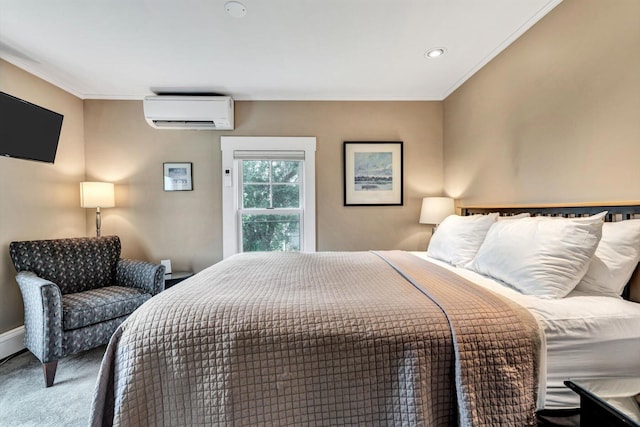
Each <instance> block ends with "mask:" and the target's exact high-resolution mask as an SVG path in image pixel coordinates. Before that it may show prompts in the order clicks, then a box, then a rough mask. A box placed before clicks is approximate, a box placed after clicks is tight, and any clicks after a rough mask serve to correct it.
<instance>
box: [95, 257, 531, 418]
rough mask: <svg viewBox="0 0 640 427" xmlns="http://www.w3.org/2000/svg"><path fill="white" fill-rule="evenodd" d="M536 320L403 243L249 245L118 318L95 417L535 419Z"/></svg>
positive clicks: (97, 393)
mask: <svg viewBox="0 0 640 427" xmlns="http://www.w3.org/2000/svg"><path fill="white" fill-rule="evenodd" d="M538 349H539V335H538V326H537V324H536V322H535V320H534V319H533V318H532V316H531V315H530V314H529V313H528V312H527V311H526V310H525V309H523V308H521V307H520V306H518V305H516V304H514V303H512V302H509V301H507V300H505V299H503V298H501V297H499V296H497V295H494V294H492V293H489V292H487V291H484V290H482V289H480V288H478V287H477V286H475V285H473V284H471V283H468V282H466V281H465V280H463V279H461V278H460V277H458V276H456V275H455V274H453V273H450V272H448V271H447V270H446V269H443V268H441V267H438V266H436V265H434V264H432V263H429V262H427V261H424V260H421V259H419V258H417V257H414V256H413V255H410V254H408V253H404V252H399V251H391V252H378V253H373V252H325V253H316V254H300V253H284V254H282V253H277V254H276V253H253V254H242V255H237V256H234V257H231V258H229V259H228V260H225V261H222V262H220V263H218V264H216V265H214V266H212V267H210V268H208V269H207V270H204V271H203V272H201V273H199V274H197V275H196V276H194V277H192V278H190V279H188V280H186V281H185V282H183V283H181V284H179V285H177V286H175V287H173V288H171V289H169V290H167V291H165V292H162V293H161V294H160V295H158V296H156V297H154V298H152V299H151V300H150V301H148V302H147V303H145V304H144V305H143V306H141V307H140V308H139V309H138V310H137V311H136V312H135V313H134V314H132V315H131V316H130V317H129V318H128V319H127V320H126V321H125V322H124V323H123V324H122V325H121V326H120V328H119V329H118V330H117V331H116V333H115V334H114V336H113V338H112V340H111V342H110V344H109V346H108V348H107V352H106V354H105V357H104V360H103V362H102V367H101V370H100V375H99V379H98V383H97V385H96V391H95V395H94V402H93V408H92V413H91V422H92V425H95V426H99V425H122V426H138V425H165V426H194V425H202V426H205V425H206V426H214V425H232V426H256V425H264V426H283V425H286V426H317V425H321V426H329V425H331V426H335V425H366V426H376V425H408V426H412V425H424V426H450V425H456V424H458V425H463V426H467V425H469V426H496V425H501V426H527V425H534V421H535V415H534V411H535V402H536V393H537V363H538V362H537V360H538V356H537V353H538Z"/></svg>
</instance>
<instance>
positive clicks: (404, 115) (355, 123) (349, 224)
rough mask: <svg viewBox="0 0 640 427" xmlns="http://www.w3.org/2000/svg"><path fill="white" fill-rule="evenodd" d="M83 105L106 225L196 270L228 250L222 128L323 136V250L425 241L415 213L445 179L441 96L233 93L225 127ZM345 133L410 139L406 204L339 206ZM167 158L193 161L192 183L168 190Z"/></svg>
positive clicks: (112, 105) (127, 251)
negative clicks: (262, 96) (106, 195)
mask: <svg viewBox="0 0 640 427" xmlns="http://www.w3.org/2000/svg"><path fill="white" fill-rule="evenodd" d="M84 112H85V137H86V147H85V150H86V166H87V179H96V180H106V181H113V182H115V183H116V204H117V207H116V208H112V209H104V210H103V222H102V227H103V233H104V234H117V235H119V236H120V237H121V238H122V241H123V255H124V256H128V257H136V258H143V259H150V260H153V261H158V260H160V259H165V258H170V259H171V260H172V266H173V268H174V270H181V269H193V270H195V271H199V270H201V269H203V268H205V267H207V266H209V265H211V264H213V263H215V262H217V261H219V260H220V259H221V258H222V223H221V215H222V209H221V186H222V183H221V179H222V176H221V171H220V168H221V152H220V136H221V135H238V136H315V137H316V138H317V152H316V188H317V207H316V210H317V248H318V250H323V251H326V250H368V249H406V250H417V249H422V248H424V247H426V244H427V236H428V231H429V229H428V228H427V227H426V226H422V225H419V224H418V223H417V221H418V216H419V210H420V203H421V199H422V197H423V196H424V195H428V194H431V195H434V194H435V195H439V194H440V193H441V191H442V188H443V177H442V173H443V165H442V103H441V102H264V101H261V102H236V106H235V119H236V129H235V130H234V131H226V132H223V131H176V130H156V129H153V128H151V127H150V126H149V125H148V124H147V123H146V122H145V120H144V117H143V111H142V102H140V101H105V100H100V101H98V100H88V101H85V110H84ZM345 140H346V141H349V140H355V141H357V140H364V141H366V140H372V141H385V140H392V141H396V140H401V141H403V142H404V168H405V169H404V173H405V175H404V178H405V186H404V191H405V196H404V202H405V205H404V206H401V207H397V206H393V207H391V206H390V207H344V206H343V195H342V185H343V184H342V142H343V141H345ZM163 162H193V183H194V191H191V192H164V191H163V189H162V164H163ZM93 229H94V224H93V214H92V213H87V234H90V233H92V232H93Z"/></svg>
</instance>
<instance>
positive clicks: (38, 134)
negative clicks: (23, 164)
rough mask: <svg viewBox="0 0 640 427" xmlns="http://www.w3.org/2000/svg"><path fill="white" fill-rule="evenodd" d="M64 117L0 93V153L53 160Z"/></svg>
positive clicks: (22, 157) (9, 155)
mask: <svg viewBox="0 0 640 427" xmlns="http://www.w3.org/2000/svg"><path fill="white" fill-rule="evenodd" d="M63 117H64V116H63V115H62V114H58V113H56V112H54V111H51V110H47V109H46V108H42V107H39V106H37V105H35V104H32V103H30V102H27V101H24V100H22V99H20V98H16V97H15V96H11V95H9V94H6V93H4V92H0V156H5V157H15V158H19V159H27V160H37V161H39V162H47V163H53V161H54V160H55V158H56V151H57V150H58V139H59V138H60V129H61V128H62V119H63Z"/></svg>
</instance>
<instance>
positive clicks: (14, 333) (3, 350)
mask: <svg viewBox="0 0 640 427" xmlns="http://www.w3.org/2000/svg"><path fill="white" fill-rule="evenodd" d="M23 348H24V326H19V327H17V328H15V329H11V330H10V331H7V332H4V333H2V334H0V359H4V358H5V357H7V356H11V355H12V354H14V353H17V352H19V351H20V350H22V349H23Z"/></svg>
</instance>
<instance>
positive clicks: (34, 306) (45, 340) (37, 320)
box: [16, 271, 62, 363]
mask: <svg viewBox="0 0 640 427" xmlns="http://www.w3.org/2000/svg"><path fill="white" fill-rule="evenodd" d="M16 281H17V282H18V286H19V287H20V292H22V299H23V301H24V328H25V340H24V341H25V345H26V347H27V348H28V349H29V350H31V352H32V353H33V354H34V355H35V356H36V357H37V358H38V359H40V361H41V362H42V363H48V362H51V361H54V360H58V359H59V358H60V357H62V293H61V292H60V288H58V286H57V285H56V284H55V283H53V282H51V281H49V280H45V279H43V278H41V277H38V276H37V275H36V274H35V273H33V272H31V271H21V272H19V273H18V275H17V276H16Z"/></svg>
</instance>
